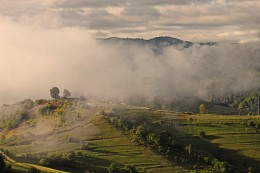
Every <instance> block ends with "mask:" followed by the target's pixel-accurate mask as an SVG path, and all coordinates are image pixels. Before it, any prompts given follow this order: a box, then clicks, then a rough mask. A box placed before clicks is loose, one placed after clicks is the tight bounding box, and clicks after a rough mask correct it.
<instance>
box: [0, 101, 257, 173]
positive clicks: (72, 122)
mask: <svg viewBox="0 0 260 173" xmlns="http://www.w3.org/2000/svg"><path fill="white" fill-rule="evenodd" d="M28 103H30V104H28ZM25 105H26V106H25ZM21 106H22V107H23V109H25V107H27V109H25V110H23V111H24V113H25V112H27V113H28V114H27V116H24V118H22V119H19V122H18V121H17V123H16V125H15V126H11V127H9V126H6V127H4V126H2V128H1V132H0V135H1V145H0V148H1V150H2V151H3V155H5V156H6V163H7V164H9V165H11V166H12V171H13V172H32V168H34V169H36V170H39V171H41V172H46V173H47V172H53V173H59V172H62V171H64V172H73V173H84V172H87V171H89V172H108V170H110V171H112V172H130V170H131V171H134V170H135V171H136V172H191V171H195V172H229V171H228V170H230V171H233V172H244V171H245V170H247V169H248V168H249V167H250V169H251V168H252V169H253V170H256V171H257V170H259V167H258V165H259V164H258V163H259V160H260V153H259V152H258V151H259V146H260V145H259V142H260V141H259V139H260V136H259V135H260V134H259V124H260V117H259V116H221V115H211V114H207V115H195V114H185V113H176V112H171V111H164V110H156V109H149V108H146V107H138V106H131V105H125V104H116V103H112V102H110V103H105V102H93V103H89V102H86V101H83V100H80V99H78V100H77V99H76V100H67V99H61V100H57V101H55V100H54V101H47V100H38V101H36V102H31V101H30V100H25V101H23V102H20V103H17V104H14V105H9V109H7V107H6V106H5V111H6V114H5V116H7V115H8V114H7V112H8V110H9V112H10V110H12V111H14V108H15V109H17V110H18V108H19V107H20V108H21ZM10 108H12V109H10ZM18 112H20V111H18ZM2 113H3V112H2ZM2 116H3V115H2ZM10 120H11V119H10ZM13 121H14V122H16V119H13ZM2 122H7V124H8V121H7V120H2ZM7 128H8V129H7ZM10 128H11V129H10ZM202 132H203V133H204V134H202ZM231 139H232V140H231ZM230 140H231V141H230ZM238 157H239V158H240V159H239V160H237V158H238ZM241 161H243V165H241V163H240V162H241ZM49 168H51V169H49ZM224 169H225V171H224Z"/></svg>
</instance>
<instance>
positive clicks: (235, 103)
mask: <svg viewBox="0 0 260 173" xmlns="http://www.w3.org/2000/svg"><path fill="white" fill-rule="evenodd" d="M259 94H260V91H257V90H256V91H250V92H241V93H232V94H230V95H226V96H222V97H218V96H214V97H211V98H210V101H211V102H213V103H216V104H219V105H223V106H229V107H233V108H237V109H240V110H243V111H246V112H247V114H248V115H257V114H259V112H258V111H259V97H260V95H259Z"/></svg>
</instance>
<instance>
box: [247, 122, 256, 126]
mask: <svg viewBox="0 0 260 173" xmlns="http://www.w3.org/2000/svg"><path fill="white" fill-rule="evenodd" d="M247 125H248V126H250V127H254V126H255V123H254V122H253V121H249V122H248V123H247Z"/></svg>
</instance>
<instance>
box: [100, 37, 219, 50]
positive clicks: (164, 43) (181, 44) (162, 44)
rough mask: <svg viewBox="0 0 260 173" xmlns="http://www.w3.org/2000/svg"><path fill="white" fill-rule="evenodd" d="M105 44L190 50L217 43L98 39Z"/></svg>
mask: <svg viewBox="0 0 260 173" xmlns="http://www.w3.org/2000/svg"><path fill="white" fill-rule="evenodd" d="M98 40H99V41H101V42H103V43H109V44H110V43H113V44H141V45H148V46H152V47H155V48H163V47H168V46H178V47H181V48H188V47H190V46H192V45H194V44H198V45H201V46H204V45H208V46H211V45H216V44H217V43H216V42H206V43H193V42H190V41H184V40H180V39H178V38H173V37H155V38H152V39H148V40H146V39H142V38H118V37H110V38H101V39H98Z"/></svg>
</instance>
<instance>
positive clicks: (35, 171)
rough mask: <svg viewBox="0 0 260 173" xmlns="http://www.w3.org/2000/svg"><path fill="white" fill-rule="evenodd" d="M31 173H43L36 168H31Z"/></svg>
mask: <svg viewBox="0 0 260 173" xmlns="http://www.w3.org/2000/svg"><path fill="white" fill-rule="evenodd" d="M29 173H41V171H40V170H38V169H36V168H35V167H31V168H30V169H29Z"/></svg>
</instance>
